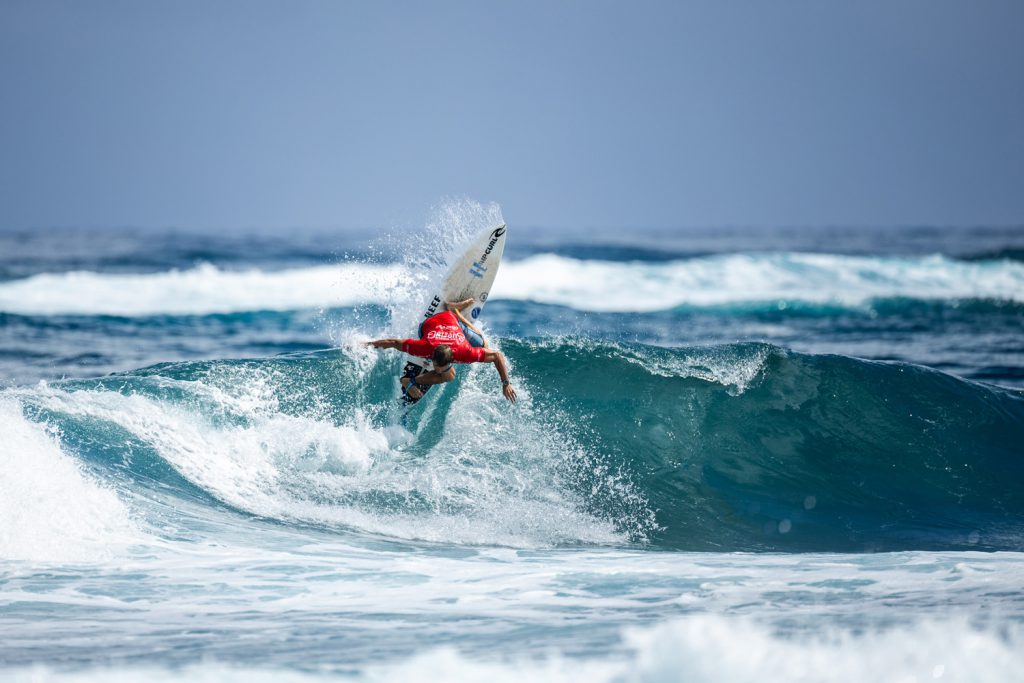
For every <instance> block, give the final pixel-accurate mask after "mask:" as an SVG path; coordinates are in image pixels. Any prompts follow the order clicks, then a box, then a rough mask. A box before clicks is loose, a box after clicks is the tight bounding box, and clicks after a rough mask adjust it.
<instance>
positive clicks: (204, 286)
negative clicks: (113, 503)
mask: <svg viewBox="0 0 1024 683" xmlns="http://www.w3.org/2000/svg"><path fill="white" fill-rule="evenodd" d="M434 271H436V272H434ZM434 271H431V272H432V275H431V277H434V278H435V279H436V278H437V277H439V273H443V272H444V269H443V268H435V269H434ZM423 272H424V267H423V264H420V265H419V266H417V267H414V268H413V267H410V268H407V267H404V266H401V265H395V264H392V265H374V264H368V263H343V264H339V265H336V266H313V267H306V268H293V269H289V270H279V271H261V270H245V271H226V270H221V269H218V268H216V267H214V266H212V265H209V264H206V265H201V266H198V267H196V268H194V269H191V270H183V271H177V270H174V271H169V272H162V273H151V274H134V275H130V274H107V273H93V272H69V273H47V274H39V275H33V276H32V277H28V278H24V279H21V280H12V281H9V282H4V283H0V311H3V312H8V313H18V314H24V315H57V314H79V315H120V316H144V315H160V314H208V313H231V312H243V311H260V310H267V311H287V310H300V309H319V308H329V307H335V306H350V305H356V304H360V303H379V304H383V305H387V306H390V307H391V308H392V309H393V310H404V307H406V306H407V305H409V304H410V303H411V302H412V299H414V298H415V297H416V296H417V294H416V292H419V291H420V289H417V287H420V286H425V285H424V283H425V282H426V280H425V279H424V275H423ZM413 283H418V285H417V286H416V287H414V286H412V285H413ZM413 290H415V291H413ZM896 297H903V298H910V299H923V300H959V299H971V298H979V299H991V300H1000V301H1014V302H1024V263H1021V262H1017V261H1006V260H1004V261H987V262H986V261H976V262H968V261H957V260H954V259H949V258H946V257H943V256H929V257H915V258H896V257H887V258H879V257H861V256H840V255H831V254H803V253H777V254H771V253H768V254H728V255H719V256H709V257H705V258H695V259H689V260H681V261H672V262H668V263H641V262H611V261H585V260H578V259H572V258H565V257H562V256H557V255H554V254H541V255H537V256H532V257H530V258H527V259H525V260H521V261H512V260H506V261H505V262H504V263H503V264H502V270H501V274H500V276H499V277H498V279H497V281H496V283H495V288H494V292H493V294H492V299H515V300H522V301H535V302H539V303H546V304H556V305H561V306H568V307H571V308H575V309H577V310H581V311H609V312H614V311H619V312H631V311H635V312H645V311H660V310H668V309H672V308H675V307H679V306H694V307H714V306H730V305H739V306H742V305H758V306H764V305H766V304H767V305H772V306H779V307H785V306H789V305H796V304H801V303H803V304H813V305H835V306H845V307H859V306H863V305H865V304H866V303H868V302H870V301H871V300H874V299H880V298H882V299H884V298H896ZM418 303H419V302H418V301H417V304H418ZM413 308H415V306H414V307H413Z"/></svg>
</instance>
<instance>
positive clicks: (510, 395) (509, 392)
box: [501, 384, 516, 403]
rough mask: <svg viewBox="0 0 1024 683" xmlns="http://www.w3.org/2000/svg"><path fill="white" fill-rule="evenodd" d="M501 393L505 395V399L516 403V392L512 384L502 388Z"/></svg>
mask: <svg viewBox="0 0 1024 683" xmlns="http://www.w3.org/2000/svg"><path fill="white" fill-rule="evenodd" d="M501 393H503V394H505V398H507V399H508V400H510V401H512V403H515V402H516V390H515V389H513V388H512V385H511V384H506V385H505V386H504V388H502V390H501Z"/></svg>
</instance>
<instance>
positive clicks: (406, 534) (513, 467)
mask: <svg viewBox="0 0 1024 683" xmlns="http://www.w3.org/2000/svg"><path fill="white" fill-rule="evenodd" d="M341 359H342V360H344V359H347V360H348V361H351V363H350V365H351V367H348V369H347V370H346V373H347V374H349V373H355V374H359V373H367V372H370V371H372V370H373V365H370V364H368V362H369V361H368V359H367V358H365V357H363V355H361V354H356V355H355V356H352V357H350V358H349V357H341ZM342 360H339V362H342ZM372 361H373V363H380V362H387V361H386V359H383V360H382V359H381V358H380V357H376V358H373V359H372ZM468 374H469V376H468V377H464V378H463V384H464V385H465V386H463V387H462V389H461V391H462V394H463V395H461V396H460V397H459V398H458V399H457V401H456V404H455V405H454V406H453V410H452V413H451V414H450V415H449V418H448V424H447V425H446V429H445V434H444V436H443V437H442V439H441V441H440V442H439V443H438V444H437V445H436V446H435V447H434V448H432V449H431V450H430V452H429V453H427V454H426V455H425V456H422V457H419V458H417V459H414V460H410V459H409V458H408V457H406V455H405V454H404V453H403V449H404V448H405V447H406V446H407V445H408V444H409V443H410V442H412V441H414V437H413V435H412V434H410V433H409V432H407V431H406V430H405V429H403V428H402V427H399V426H388V427H382V426H377V425H374V424H372V423H371V421H370V420H369V419H368V418H367V417H366V414H365V413H364V412H363V411H362V410H360V409H353V410H352V411H351V412H350V413H349V414H348V416H347V417H346V419H345V421H344V423H343V424H336V423H335V422H334V421H333V420H332V419H331V418H328V417H325V416H323V415H319V414H317V413H318V412H319V411H318V410H316V409H313V410H312V412H311V413H310V414H305V415H294V414H289V413H288V412H287V411H286V410H285V409H284V408H282V406H281V397H280V396H279V395H278V394H277V393H276V392H275V387H277V388H280V385H279V384H278V382H281V383H282V384H287V385H288V386H292V387H293V388H294V382H293V381H292V382H288V381H286V379H284V378H280V377H277V376H275V375H274V373H273V371H270V370H263V369H258V370H257V369H252V368H249V369H247V368H244V367H243V368H237V367H224V368H215V369H214V370H213V371H211V373H210V374H209V375H208V376H207V377H206V378H205V379H204V380H203V381H190V382H179V381H176V380H171V379H167V378H159V379H154V380H152V381H155V382H159V383H160V384H161V386H163V387H164V388H168V389H172V390H175V391H178V392H184V393H186V394H187V395H189V396H190V397H192V398H191V399H190V400H188V401H186V402H183V403H177V402H174V401H167V400H162V399H158V398H155V397H152V396H149V395H145V394H142V393H129V394H122V393H120V392H117V391H110V390H106V389H90V390H79V391H67V390H64V389H61V388H57V387H50V386H47V385H45V384H40V385H39V386H37V387H33V388H27V389H20V390H16V391H17V392H18V393H19V395H20V396H22V397H23V399H24V400H26V401H31V402H32V403H33V404H34V405H36V406H39V407H42V408H44V409H46V410H50V411H54V412H57V413H60V414H65V415H70V416H75V417H78V418H83V417H84V418H88V419H90V420H98V421H102V422H106V423H110V424H113V425H116V426H117V427H118V428H119V429H122V430H124V431H126V432H127V433H129V434H131V435H132V436H133V437H135V438H137V439H139V440H140V441H142V442H143V443H145V444H147V445H148V446H149V447H151V448H153V449H154V450H155V451H156V452H157V453H158V454H159V456H160V457H161V458H162V459H163V460H165V461H166V462H168V463H169V464H170V465H171V466H172V467H174V468H175V469H176V470H177V471H178V472H179V473H180V474H182V476H184V477H185V478H186V479H188V480H189V481H190V482H192V483H194V484H195V485H197V486H199V487H200V488H202V489H203V490H205V491H206V492H208V493H209V494H210V495H212V496H214V497H216V498H217V499H219V500H222V501H224V502H226V503H228V504H230V505H232V506H234V507H236V508H238V509H241V510H245V511H247V512H250V513H253V514H256V515H260V516H265V517H273V518H277V519H283V520H290V521H300V522H306V523H309V522H312V523H320V524H326V525H330V526H343V527H353V528H358V529H362V530H365V531H370V532H373V533H380V534H385V535H389V536H397V537H402V538H410V539H421V540H430V541H441V542H455V543H483V544H505V545H514V546H526V547H538V546H541V547H543V546H550V545H553V544H559V543H566V542H569V543H573V542H581V541H582V542H597V543H602V542H604V543H607V542H621V541H622V540H624V538H623V536H622V535H621V534H619V533H618V532H616V531H615V529H614V528H613V526H612V524H611V523H610V522H608V521H601V520H598V519H595V518H594V517H592V516H590V515H589V514H587V513H586V512H583V511H581V510H580V505H579V501H577V500H575V499H574V497H573V496H572V495H571V494H569V493H567V492H566V491H563V490H562V489H561V488H559V485H558V483H557V482H556V481H553V480H552V479H553V470H554V469H555V467H556V466H557V461H553V460H552V457H551V453H557V452H564V451H565V450H566V448H565V444H564V443H562V442H561V441H560V440H559V437H557V436H555V435H551V434H550V433H548V430H546V429H545V428H543V427H542V426H539V425H537V424H535V423H534V421H531V420H525V421H524V420H519V419H516V418H515V417H514V416H509V415H505V416H504V418H503V419H499V418H500V417H501V416H500V415H498V414H496V413H495V408H494V406H493V403H494V401H488V400H480V399H481V396H480V392H481V391H482V389H481V388H480V387H479V386H478V385H477V384H476V383H475V382H474V379H473V378H474V376H478V375H479V373H477V372H474V373H468ZM350 379H353V378H350ZM354 381H355V383H356V384H357V385H359V384H360V382H359V379H358V377H356V378H354ZM306 391H307V392H308V391H315V389H307V390H306ZM488 391H489V392H490V388H489V387H488ZM493 393H496V392H493ZM305 398H307V399H308V398H309V397H305ZM492 398H495V397H494V396H492ZM495 400H502V399H500V398H495ZM474 421H475V423H474ZM485 422H486V423H487V427H486V428H483V423H485ZM524 444H526V445H528V448H524V447H523V445H524ZM382 497H383V498H387V499H389V500H393V501H395V503H396V504H395V505H394V506H388V505H385V506H384V507H380V506H375V505H373V504H371V503H368V502H366V501H368V500H376V499H380V498H382Z"/></svg>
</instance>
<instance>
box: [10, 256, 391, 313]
mask: <svg viewBox="0 0 1024 683" xmlns="http://www.w3.org/2000/svg"><path fill="white" fill-rule="evenodd" d="M402 274H403V270H402V268H401V267H399V266H375V265H368V264H362V263H348V264H345V265H343V266H313V267H307V268H293V269H289V270H278V271H261V270H255V269H253V270H243V271H228V270H221V269H219V268H216V267H215V266H212V265H210V264H204V265H200V266H198V267H196V268H193V269H191V270H171V271H167V272H161V273H149V274H122V273H94V272H87V271H76V272H68V273H43V274H39V275H33V276H31V277H28V278H24V279H21V280H12V281H10V282H4V283H0V311H4V312H8V313H19V314H25V315H58V314H68V315H118V316H146V315H163V314H168V315H176V314H177V315H191V314H196V315H201V314H209V313H233V312H240V311H288V310H301V309H316V308H326V307H331V306H347V305H353V304H357V303H362V302H366V301H381V300H385V299H387V298H388V297H389V296H390V295H389V292H390V291H391V290H392V289H393V288H394V287H395V284H396V283H398V282H400V281H401V278H402Z"/></svg>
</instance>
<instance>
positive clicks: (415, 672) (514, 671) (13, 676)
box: [8, 615, 1024, 683]
mask: <svg viewBox="0 0 1024 683" xmlns="http://www.w3.org/2000/svg"><path fill="white" fill-rule="evenodd" d="M623 639H624V641H625V644H626V647H625V651H624V652H623V653H622V654H619V655H611V656H605V657H598V658H588V659H579V658H576V657H570V656H567V655H566V654H564V653H561V652H557V651H555V652H552V653H550V654H549V655H548V656H546V657H544V658H542V659H537V658H513V659H506V660H503V661H502V660H493V659H481V658H478V657H470V656H467V655H465V654H462V653H460V652H459V650H457V649H456V648H454V647H443V648H438V649H434V650H429V651H427V652H424V653H421V654H418V655H415V656H413V657H411V658H408V659H406V660H405V661H402V662H399V663H395V664H385V663H381V664H374V665H370V666H368V667H365V668H364V669H363V670H361V671H358V672H355V673H353V674H351V675H344V674H326V673H325V674H309V673H301V672H297V671H294V670H280V669H278V670H260V669H250V668H234V667H230V666H227V665H224V664H218V663H215V662H213V663H206V664H200V665H193V666H190V667H186V668H185V669H183V670H173V669H156V668H125V669H107V668H101V669H95V670H91V671H75V672H59V671H54V670H52V669H48V668H43V667H37V668H34V669H21V670H16V671H13V672H9V673H8V677H9V680H12V681H14V682H18V683H20V682H22V681H26V682H27V681H32V682H33V683H45V682H49V681H53V682H54V683H64V682H76V683H79V682H80V683H91V682H92V681H113V682H115V683H116V682H118V681H138V680H146V681H154V682H156V683H159V682H162V681H185V680H187V681H196V682H203V681H226V682H231V681H240V682H242V681H245V682H256V683H258V682H260V681H286V682H294V683H313V682H317V681H346V680H347V681H361V682H364V683H384V682H385V681H407V682H409V683H418V682H420V681H423V682H424V683H426V682H433V681H451V682H452V683H458V682H460V681H491V682H492V683H504V682H506V681H507V682H508V683H519V682H520V681H538V682H539V683H545V682H549V683H562V682H566V683H569V682H573V681H591V682H593V683H603V682H607V683H613V682H614V683H671V682H675V681H686V682H687V683H705V682H706V683H761V682H763V681H805V682H808V683H810V682H817V681H821V682H835V683H845V682H848V681H849V682H858V683H860V682H862V681H900V682H903V681H905V682H908V683H909V682H910V681H916V682H918V683H921V682H923V681H951V682H957V681H962V682H965V683H966V682H969V683H987V682H989V681H998V682H1003V681H1012V680H1017V679H1018V678H1019V675H1020V672H1021V670H1022V669H1024V635H1022V633H1021V629H1020V628H1019V627H1012V628H1009V629H1004V630H1003V631H1002V632H996V631H993V630H978V629H975V628H972V627H971V626H970V625H968V624H967V623H966V622H965V621H963V620H953V621H945V622H938V621H929V622H921V623H917V624H913V625H909V626H902V627H898V628H891V629H886V630H872V631H869V632H867V633H860V634H854V633H851V632H850V631H845V630H839V629H824V630H823V631H822V632H821V633H819V634H818V635H816V636H813V637H809V636H802V637H797V638H792V637H784V636H780V635H778V634H777V633H775V632H774V631H773V629H772V628H771V627H768V626H764V625H762V624H760V623H757V622H754V621H750V620H746V619H736V618H729V617H722V616H712V615H695V616H691V617H687V618H682V619H675V620H670V621H667V622H663V623H661V624H658V625H656V626H653V627H645V628H628V629H625V630H624V634H623Z"/></svg>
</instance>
